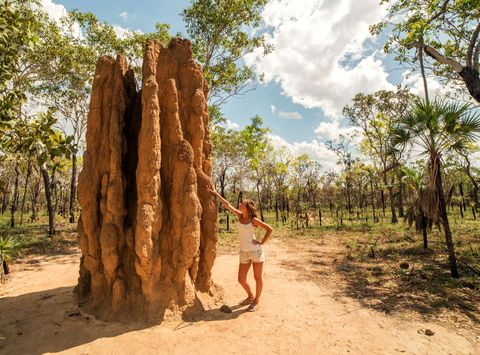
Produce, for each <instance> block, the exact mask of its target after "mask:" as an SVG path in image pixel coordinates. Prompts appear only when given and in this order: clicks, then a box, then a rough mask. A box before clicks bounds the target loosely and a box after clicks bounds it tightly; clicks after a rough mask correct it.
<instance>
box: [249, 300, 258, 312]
mask: <svg viewBox="0 0 480 355" xmlns="http://www.w3.org/2000/svg"><path fill="white" fill-rule="evenodd" d="M257 310H258V304H256V303H253V302H252V303H250V306H248V308H247V311H248V312H255V311H257Z"/></svg>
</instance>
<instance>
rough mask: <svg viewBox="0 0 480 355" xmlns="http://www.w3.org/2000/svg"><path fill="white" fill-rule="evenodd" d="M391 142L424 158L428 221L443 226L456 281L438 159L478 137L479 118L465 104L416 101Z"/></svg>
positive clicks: (452, 273) (463, 147)
mask: <svg viewBox="0 0 480 355" xmlns="http://www.w3.org/2000/svg"><path fill="white" fill-rule="evenodd" d="M392 135H393V142H394V144H395V145H396V147H398V148H399V149H403V148H404V147H405V146H410V147H412V146H413V147H415V149H419V152H418V153H419V154H421V155H423V156H425V157H427V158H428V189H427V193H428V196H427V198H426V200H427V201H428V202H429V205H430V207H429V208H428V209H426V212H428V218H429V219H431V220H432V221H433V222H434V223H435V222H437V221H438V222H439V223H440V224H441V225H442V226H443V230H444V233H445V241H446V245H447V250H448V257H449V262H450V270H451V275H452V277H455V278H458V277H459V273H458V268H457V258H456V254H455V246H454V243H453V239H452V232H451V229H450V224H449V220H448V214H447V203H446V197H445V191H444V186H443V181H442V179H443V177H442V174H443V173H442V168H443V166H442V158H443V157H444V156H445V155H446V154H449V153H453V152H462V151H464V150H465V148H466V145H467V144H468V143H471V142H474V141H475V140H476V139H478V137H479V136H480V115H479V114H478V112H476V111H475V110H473V109H472V106H471V105H469V104H460V103H458V102H450V101H446V100H443V101H442V100H440V99H436V100H435V101H432V102H430V101H428V100H422V99H416V100H415V102H414V104H413V105H412V107H411V108H410V110H408V111H407V112H406V113H405V114H404V115H403V116H402V117H401V118H400V120H399V122H398V123H397V125H396V126H395V127H394V129H393V132H392Z"/></svg>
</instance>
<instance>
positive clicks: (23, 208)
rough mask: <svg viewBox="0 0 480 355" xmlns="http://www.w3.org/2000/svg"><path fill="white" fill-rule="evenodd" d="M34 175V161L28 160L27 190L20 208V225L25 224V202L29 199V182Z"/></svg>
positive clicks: (24, 192)
mask: <svg viewBox="0 0 480 355" xmlns="http://www.w3.org/2000/svg"><path fill="white" fill-rule="evenodd" d="M31 174H32V161H31V160H30V159H28V164H27V176H26V177H25V190H24V191H23V197H22V206H21V207H20V224H23V212H24V210H25V200H26V199H27V190H28V182H29V180H30V175H31Z"/></svg>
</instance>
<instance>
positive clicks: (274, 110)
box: [270, 105, 277, 114]
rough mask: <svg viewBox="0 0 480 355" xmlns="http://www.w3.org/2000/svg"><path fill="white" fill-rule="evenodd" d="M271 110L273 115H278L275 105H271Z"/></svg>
mask: <svg viewBox="0 0 480 355" xmlns="http://www.w3.org/2000/svg"><path fill="white" fill-rule="evenodd" d="M270 109H271V110H272V113H273V114H276V113H277V108H276V107H275V106H273V105H270Z"/></svg>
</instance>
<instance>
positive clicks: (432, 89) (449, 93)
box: [402, 71, 477, 105]
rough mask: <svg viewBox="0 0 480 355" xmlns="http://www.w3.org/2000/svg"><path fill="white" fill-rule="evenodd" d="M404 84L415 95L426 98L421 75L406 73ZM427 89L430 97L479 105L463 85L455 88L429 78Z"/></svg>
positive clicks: (404, 74) (452, 85) (453, 85)
mask: <svg viewBox="0 0 480 355" xmlns="http://www.w3.org/2000/svg"><path fill="white" fill-rule="evenodd" d="M402 84H403V85H406V86H408V87H409V88H410V91H411V92H412V93H413V94H415V95H418V96H421V97H424V96H425V89H424V87H423V80H422V76H421V75H420V74H419V73H411V72H409V71H405V72H404V73H403V80H402ZM427 88H428V93H429V97H436V96H438V97H451V98H456V99H458V100H461V101H465V102H466V101H469V102H470V103H472V104H474V105H476V104H477V103H476V101H475V100H474V99H473V98H472V96H471V95H470V94H469V93H468V91H467V89H466V88H465V86H464V85H463V83H461V84H458V85H457V86H455V84H451V85H444V84H442V83H441V82H439V81H438V80H437V79H436V78H434V77H431V76H427Z"/></svg>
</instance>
